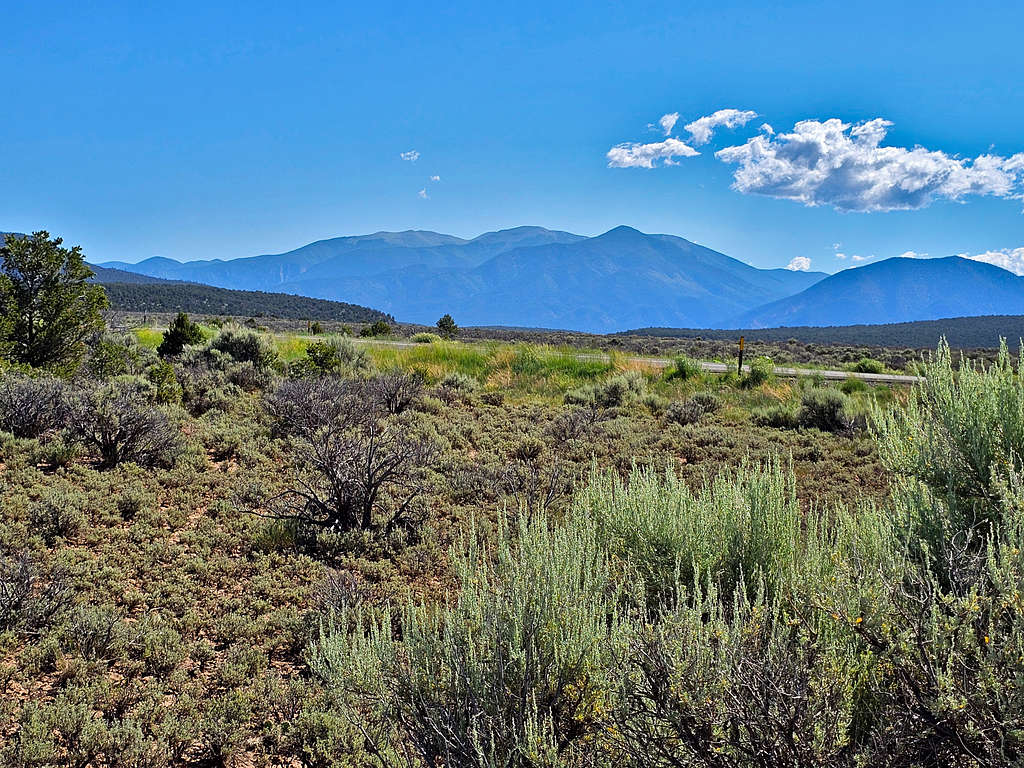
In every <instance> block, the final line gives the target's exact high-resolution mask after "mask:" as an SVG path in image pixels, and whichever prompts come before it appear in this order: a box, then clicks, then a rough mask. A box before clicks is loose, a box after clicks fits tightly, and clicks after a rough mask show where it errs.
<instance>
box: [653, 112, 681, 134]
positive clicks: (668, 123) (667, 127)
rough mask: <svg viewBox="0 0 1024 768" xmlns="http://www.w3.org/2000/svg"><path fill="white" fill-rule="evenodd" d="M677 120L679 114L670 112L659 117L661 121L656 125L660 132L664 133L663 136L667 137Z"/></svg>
mask: <svg viewBox="0 0 1024 768" xmlns="http://www.w3.org/2000/svg"><path fill="white" fill-rule="evenodd" d="M678 120H679V113H678V112H670V113H669V114H667V115H662V116H661V119H660V120H659V121H658V125H660V126H661V130H663V131H664V132H665V135H666V136H668V135H669V134H670V133H672V129H673V128H675V127H676V122H677V121H678Z"/></svg>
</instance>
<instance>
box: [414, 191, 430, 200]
mask: <svg viewBox="0 0 1024 768" xmlns="http://www.w3.org/2000/svg"><path fill="white" fill-rule="evenodd" d="M416 194H417V195H419V197H420V199H421V200H429V199H430V195H428V194H427V190H426V189H421V190H420V191H419V192H417V193H416Z"/></svg>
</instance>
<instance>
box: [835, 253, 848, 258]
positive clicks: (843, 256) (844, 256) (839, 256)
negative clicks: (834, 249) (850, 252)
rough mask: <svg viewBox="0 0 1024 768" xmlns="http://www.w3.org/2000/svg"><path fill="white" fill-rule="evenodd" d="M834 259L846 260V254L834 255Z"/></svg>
mask: <svg viewBox="0 0 1024 768" xmlns="http://www.w3.org/2000/svg"><path fill="white" fill-rule="evenodd" d="M836 258H837V259H845V258H846V254H845V253H836Z"/></svg>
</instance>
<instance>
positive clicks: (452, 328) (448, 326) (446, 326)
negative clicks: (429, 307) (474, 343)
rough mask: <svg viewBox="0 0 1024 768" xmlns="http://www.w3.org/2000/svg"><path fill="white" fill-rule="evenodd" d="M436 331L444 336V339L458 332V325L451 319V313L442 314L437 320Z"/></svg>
mask: <svg viewBox="0 0 1024 768" xmlns="http://www.w3.org/2000/svg"><path fill="white" fill-rule="evenodd" d="M437 332H438V333H440V334H441V335H442V336H444V337H445V338H446V339H451V338H454V337H455V336H456V335H457V334H458V332H459V326H457V325H456V324H455V321H454V320H452V316H451V315H448V314H446V315H444V317H442V318H441V319H440V320H438V321H437Z"/></svg>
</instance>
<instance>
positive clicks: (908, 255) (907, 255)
mask: <svg viewBox="0 0 1024 768" xmlns="http://www.w3.org/2000/svg"><path fill="white" fill-rule="evenodd" d="M896 258H899V259H927V258H928V254H927V253H918V252H917V251H904V252H903V253H901V254H900V255H899V256H897V257H896Z"/></svg>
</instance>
